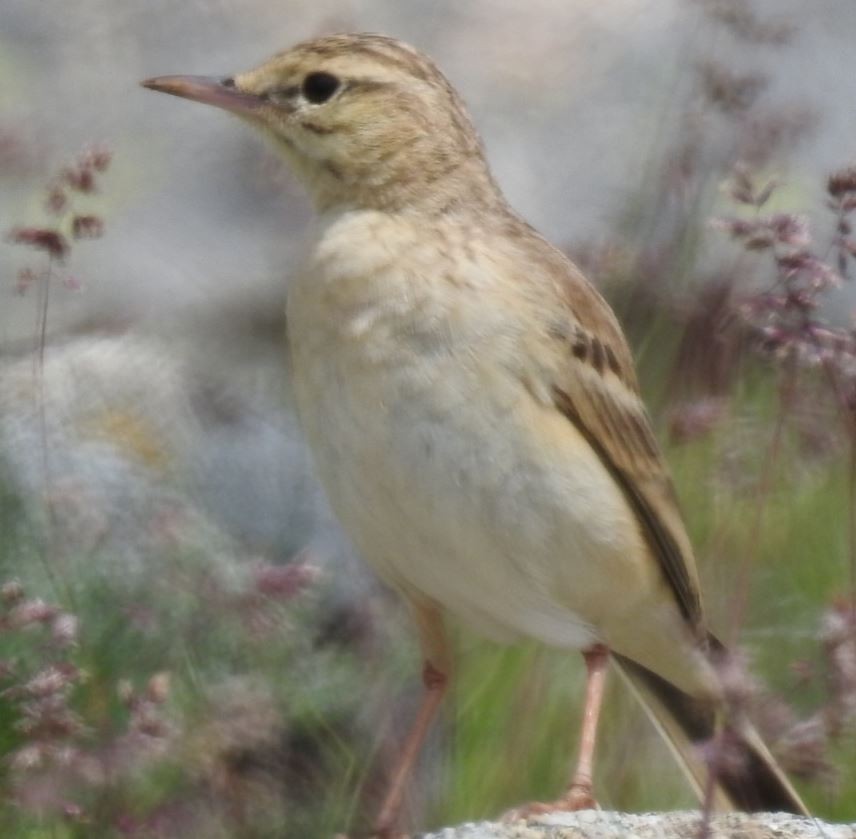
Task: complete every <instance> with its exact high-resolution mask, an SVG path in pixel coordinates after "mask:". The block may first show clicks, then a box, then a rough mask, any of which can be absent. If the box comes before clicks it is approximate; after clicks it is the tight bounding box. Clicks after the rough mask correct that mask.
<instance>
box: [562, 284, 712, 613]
mask: <svg viewBox="0 0 856 839" xmlns="http://www.w3.org/2000/svg"><path fill="white" fill-rule="evenodd" d="M565 291H566V299H567V306H568V317H569V319H570V324H569V329H568V330H567V331H565V332H564V343H565V345H566V346H565V351H566V352H567V363H566V364H564V365H562V367H561V370H562V373H560V374H559V375H558V377H557V380H556V381H555V382H553V384H552V395H553V401H554V404H555V406H556V408H557V409H558V410H559V411H560V412H561V413H562V414H564V416H566V417H567V418H568V420H569V421H570V422H572V423H573V424H574V425H575V426H576V427H577V429H578V430H579V431H580V433H581V434H582V435H583V436H584V437H585V439H586V440H587V441H588V442H589V444H590V445H591V447H592V448H593V449H594V450H595V451H596V452H597V454H598V456H599V457H600V459H601V460H602V461H603V463H604V465H605V466H606V468H607V469H608V470H609V472H610V473H611V474H612V476H613V477H614V478H615V480H616V482H617V483H618V484H619V485H620V486H621V488H622V490H623V492H624V494H625V496H626V497H627V500H628V502H629V504H630V506H631V507H632V509H633V511H634V512H635V513H636V515H637V517H638V519H639V522H640V524H641V527H642V532H643V533H644V535H645V538H646V540H647V541H648V544H649V546H650V548H651V552H652V553H653V555H654V556H655V557H656V559H657V561H658V562H659V563H660V567H661V569H662V572H663V576H664V577H665V579H666V580H667V582H668V584H669V586H670V587H671V588H672V591H673V592H674V595H675V599H676V601H677V604H678V606H679V608H680V610H681V612H682V613H683V615H684V617H685V618H686V619H687V621H688V622H689V623H690V624H692V625H693V626H696V625H698V624H699V623H700V620H701V613H702V607H701V598H700V594H699V584H698V576H697V572H696V567H695V560H694V558H693V552H692V546H691V545H690V541H689V537H688V536H687V533H686V530H685V528H684V524H683V520H682V518H681V514H680V510H679V508H678V503H677V499H676V497H675V492H674V488H673V486H672V481H671V478H670V477H669V474H668V471H667V470H666V467H665V464H664V462H663V458H662V455H661V454H660V449H659V446H658V445H657V441H656V439H655V437H654V434H653V431H652V430H651V422H650V420H649V418H648V414H647V411H646V410H645V406H644V404H643V403H642V400H641V398H640V396H639V388H638V384H637V381H636V374H635V371H634V368H633V359H632V357H631V354H630V351H629V349H628V347H627V342H626V341H625V339H624V336H623V333H622V332H621V328H620V326H619V325H618V322H617V321H616V319H615V316H614V315H613V314H612V311H611V309H610V308H609V307H608V305H607V304H606V302H605V301H604V300H603V298H602V297H601V296H600V295H599V294H598V292H597V291H596V290H595V289H594V288H593V287H592V286H591V285H589V283H588V282H587V281H586V280H585V279H584V278H583V277H582V276H581V275H579V274H577V273H576V270H575V269H573V268H571V269H570V271H569V276H568V282H567V286H566V288H565ZM557 334H558V333H557Z"/></svg>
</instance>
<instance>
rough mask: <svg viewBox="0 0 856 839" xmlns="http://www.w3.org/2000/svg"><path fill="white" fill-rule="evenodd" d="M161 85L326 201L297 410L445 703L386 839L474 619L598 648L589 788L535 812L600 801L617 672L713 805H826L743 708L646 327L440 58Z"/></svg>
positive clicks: (400, 769)
mask: <svg viewBox="0 0 856 839" xmlns="http://www.w3.org/2000/svg"><path fill="white" fill-rule="evenodd" d="M142 84H143V85H144V86H145V87H147V88H150V89H152V90H155V91H160V92H163V93H168V94H172V95H175V96H179V97H183V98H185V99H190V100H195V101H196V102H201V103H204V104H208V105H212V106H215V107H218V108H221V109H224V110H226V111H229V112H231V113H233V114H236V115H238V116H239V117H241V118H242V119H244V120H245V121H247V122H249V123H251V124H252V125H253V126H255V127H256V128H257V129H260V130H261V131H262V132H263V133H264V134H265V135H267V136H268V138H269V139H270V140H271V141H272V142H273V144H274V146H275V147H276V149H278V151H279V152H280V153H281V155H282V157H283V158H285V160H286V162H287V164H288V165H289V166H290V168H291V170H292V171H293V173H294V174H295V175H296V177H297V178H298V180H299V181H301V182H302V184H303V186H304V187H305V189H306V191H307V192H308V194H309V197H310V199H311V201H312V203H313V204H314V207H315V210H316V219H315V227H314V230H313V232H312V234H311V236H310V237H309V241H308V242H307V245H306V251H305V255H304V257H303V259H302V263H301V267H300V268H299V270H297V271H296V272H295V275H294V276H293V277H292V278H291V279H290V282H289V287H288V291H287V303H286V310H287V323H288V340H289V344H290V364H291V376H292V379H293V386H294V391H295V399H296V405H297V412H298V416H299V419H300V422H301V425H302V427H303V431H304V433H305V436H306V440H307V443H308V445H309V448H310V450H311V453H312V457H313V461H314V464H315V468H316V470H317V473H318V476H319V478H320V480H321V483H322V485H323V487H324V489H325V492H326V494H327V496H328V498H329V501H330V503H331V505H332V507H333V510H334V512H335V514H336V516H337V517H338V519H339V521H340V522H341V524H342V525H343V527H344V529H345V531H346V532H347V534H348V535H349V537H350V539H351V540H352V541H353V543H354V545H355V546H356V548H357V550H358V551H359V553H360V554H362V556H363V557H364V558H365V560H366V561H367V562H368V563H369V564H370V565H371V566H372V567H373V568H374V570H375V571H376V572H377V574H378V575H379V576H380V578H381V579H382V580H383V581H385V582H386V583H387V584H388V585H389V586H390V587H391V588H392V589H393V590H395V591H397V592H398V593H399V594H400V595H401V597H402V598H403V599H404V601H405V602H406V604H407V606H408V607H409V611H410V612H411V614H412V616H413V618H414V622H415V627H416V630H417V632H418V637H419V640H420V644H421V650H422V655H423V669H422V678H423V683H424V693H423V701H422V705H421V707H420V709H419V711H418V713H417V716H416V718H415V721H414V723H413V725H412V728H411V729H410V732H409V734H408V735H407V736H406V738H405V739H404V742H403V744H402V747H401V751H400V756H399V758H398V762H397V764H396V766H395V769H394V771H393V772H392V774H391V780H390V783H389V787H388V789H387V792H386V797H385V798H384V800H383V802H382V804H381V806H380V809H379V813H378V816H377V821H376V823H375V833H374V834H373V835H376V836H378V837H393V836H397V835H399V834H398V833H397V831H398V830H399V829H400V827H399V822H400V818H401V816H402V806H403V800H404V797H405V792H406V788H407V784H408V780H409V778H410V776H411V774H412V770H413V767H414V764H415V763H416V761H417V758H418V754H419V752H420V748H421V745H422V743H423V740H424V739H425V736H426V733H427V731H428V729H429V727H430V725H431V722H432V720H433V718H434V717H435V715H436V713H437V711H438V708H439V707H440V705H441V703H442V700H443V697H444V695H445V694H446V693H447V690H448V686H449V683H450V679H451V676H452V673H453V656H452V653H451V650H450V642H449V639H448V631H449V630H448V625H449V621H450V620H456V621H461V622H463V623H465V624H469V625H470V626H472V627H473V628H474V629H475V631H476V632H481V633H482V634H484V635H486V636H488V637H490V638H493V639H495V640H498V641H509V642H510V641H514V640H516V639H520V638H529V639H534V640H536V641H539V642H542V643H544V644H546V645H549V646H553V647H559V648H565V649H575V650H579V651H581V652H582V653H583V656H584V660H585V664H586V689H585V710H584V714H583V723H582V731H581V735H580V746H579V755H578V759H577V763H576V768H575V770H574V772H573V774H572V777H571V779H570V783H569V785H568V787H567V789H566V790H565V792H564V793H563V794H562V795H560V796H559V797H558V798H557V799H556V800H555V801H552V802H542V803H539V802H533V803H532V804H530V805H526V806H524V807H521V808H518V809H517V810H515V811H513V812H514V814H515V815H517V816H521V815H527V814H531V813H533V812H547V811H550V810H573V809H579V808H582V807H591V806H594V805H595V804H596V799H595V796H594V790H593V783H592V768H593V760H594V750H595V740H596V731H597V718H598V713H599V709H600V703H601V698H602V695H603V690H604V679H605V674H606V669H607V667H608V665H609V663H610V662H611V663H612V666H613V667H615V668H616V669H617V670H618V672H619V673H620V674H621V676H622V677H623V678H624V679H625V680H626V681H627V683H628V684H629V685H630V687H631V689H632V690H633V691H634V692H635V693H636V694H637V695H638V696H639V698H640V700H642V702H643V705H644V706H645V707H646V709H647V710H648V711H649V713H650V714H651V716H652V717H653V718H654V719H655V721H656V722H657V724H658V726H659V727H660V729H661V730H662V731H663V733H664V734H665V736H666V737H667V739H668V740H669V741H670V742H671V743H672V744H673V745H674V747H675V750H676V752H677V754H678V755H679V756H680V759H681V762H682V764H683V765H684V768H685V769H686V770H687V772H688V775H689V777H690V779H691V780H692V782H693V784H694V786H695V787H696V790H697V791H698V792H699V794H700V795H702V796H706V798H707V800H708V801H709V802H713V803H715V804H717V805H718V806H723V807H732V808H739V809H745V810H759V809H771V810H787V811H791V812H796V813H807V810H806V808H805V805H804V804H803V802H802V801H801V800H800V797H799V795H798V793H797V792H796V791H795V789H794V788H793V786H792V785H791V783H790V782H789V780H788V778H787V777H786V775H785V774H784V772H783V771H782V770H781V769H780V767H779V766H778V765H777V763H776V762H775V760H774V759H773V757H772V756H771V754H770V752H769V751H768V750H767V748H766V747H765V745H764V743H763V741H762V740H761V738H760V736H759V735H758V734H757V733H756V731H755V729H754V728H753V727H752V726H751V724H750V723H749V722H748V721H747V720H746V719H745V714H742V713H741V712H740V710H739V709H736V708H735V707H733V706H734V703H732V702H730V701H729V697H728V692H727V690H726V687H725V686H724V684H723V677H722V674H721V670H722V667H721V663H722V662H723V661H724V660H725V659H726V656H727V654H728V653H727V651H726V650H725V648H724V647H723V645H722V644H720V643H719V642H718V641H717V639H716V638H715V636H714V635H713V634H712V633H711V632H710V631H709V629H708V627H707V624H706V621H705V616H704V609H703V604H702V597H701V593H700V588H699V579H698V574H697V569H696V562H695V558H694V553H693V548H692V545H691V543H690V539H689V537H688V535H687V530H686V527H685V525H684V522H683V518H682V514H681V512H680V508H679V503H678V499H677V497H676V492H675V489H674V486H673V483H672V480H671V477H670V475H669V471H668V468H667V466H666V464H665V461H664V458H663V455H662V453H661V450H660V447H659V445H658V442H657V440H656V437H655V434H654V432H653V430H652V422H651V419H650V417H649V414H648V412H647V410H646V407H645V405H644V402H643V400H642V397H641V395H640V388H639V383H638V381H637V375H636V372H635V368H634V361H633V358H632V354H631V351H630V349H629V346H628V342H627V340H626V339H625V336H624V334H623V331H622V328H621V326H620V324H619V322H618V320H617V318H616V316H615V314H614V313H613V311H612V310H611V309H610V307H609V305H608V304H607V302H606V301H605V300H604V298H603V297H602V296H601V295H600V293H599V292H598V291H597V290H596V289H595V287H594V286H593V285H592V284H591V283H590V282H589V281H588V280H587V279H586V277H585V276H584V275H583V274H582V273H581V271H580V270H579V269H578V268H577V267H576V266H575V265H574V264H573V263H572V262H571V261H570V259H569V258H568V257H567V256H566V255H565V254H564V253H563V252H562V251H561V250H559V249H558V248H556V247H554V246H553V245H552V244H550V243H549V242H548V241H547V240H546V239H545V238H543V237H542V236H541V235H540V234H539V233H538V232H536V231H535V230H534V229H533V228H532V227H531V226H530V225H529V224H528V223H527V222H526V221H524V220H523V219H522V218H521V217H520V216H519V215H518V214H517V213H516V212H515V211H514V210H513V209H511V207H510V206H509V204H508V202H507V201H506V199H505V197H504V196H503V193H502V191H501V189H500V187H499V186H498V184H497V182H496V180H495V178H494V176H493V174H492V172H491V170H490V168H489V165H488V163H487V158H486V153H485V148H484V145H483V142H482V140H481V138H480V136H479V134H478V132H477V131H476V129H475V127H474V125H473V122H472V120H471V118H470V116H469V113H468V111H467V108H466V107H465V105H464V103H463V100H462V98H461V97H460V95H459V94H458V93H457V91H456V90H455V88H454V87H453V86H452V84H451V83H450V82H449V81H448V80H447V78H446V76H444V75H443V73H442V72H441V70H440V69H439V68H438V67H437V65H436V64H435V63H434V61H432V60H431V59H430V58H428V57H427V56H426V55H425V54H424V53H422V52H420V51H419V50H417V49H416V48H414V47H412V46H410V45H408V44H406V43H404V42H402V41H400V40H397V39H395V38H392V37H389V36H386V35H381V34H373V33H356V34H336V35H325V36H321V37H317V38H313V39H310V40H307V41H303V42H300V43H298V44H297V45H295V46H292V47H290V48H288V49H286V50H285V51H283V52H280V53H278V54H277V55H275V56H274V57H273V58H271V59H269V60H267V61H265V62H264V63H262V64H261V65H260V66H258V67H257V68H256V69H252V70H249V71H247V72H244V73H239V74H237V75H233V76H226V77H200V76H160V77H156V78H151V79H148V80H146V81H144V82H142ZM726 740H727V741H728V743H729V748H730V749H731V750H732V752H733V753H736V754H737V755H738V757H739V759H731V760H727V761H726V760H723V761H721V762H720V763H721V765H718V766H717V767H715V769H716V771H714V769H712V768H711V767H710V766H709V761H708V762H706V761H705V760H704V759H703V758H702V757H700V756H699V755H700V751H701V750H699V749H698V748H697V747H696V745H697V744H699V743H704V742H725V741H726ZM693 744H696V745H693ZM732 757H733V755H732Z"/></svg>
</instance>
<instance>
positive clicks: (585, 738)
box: [561, 644, 609, 810]
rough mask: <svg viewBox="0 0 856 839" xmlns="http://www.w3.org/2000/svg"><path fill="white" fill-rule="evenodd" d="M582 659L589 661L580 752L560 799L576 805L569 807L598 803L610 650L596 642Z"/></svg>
mask: <svg viewBox="0 0 856 839" xmlns="http://www.w3.org/2000/svg"><path fill="white" fill-rule="evenodd" d="M583 658H584V659H585V663H586V700H585V707H584V708H583V724H582V730H581V732H580V753H579V757H578V758H577V767H576V769H575V770H574V774H573V777H572V778H571V783H570V786H569V787H568V789H567V791H566V792H565V795H564V796H563V797H562V799H561V802H566V803H567V804H569V805H573V806H569V807H565V808H564V809H568V810H585V809H588V808H590V807H595V806H596V802H595V800H594V787H593V785H592V778H593V771H594V749H595V744H596V742H597V721H598V719H599V718H600V707H601V705H602V704H603V689H604V686H605V684H606V668H607V667H608V666H609V650H608V649H607V648H606V647H605V646H604V645H603V644H596V645H595V646H593V647H590V648H589V649H587V650H585V651H584V652H583Z"/></svg>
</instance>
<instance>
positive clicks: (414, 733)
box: [373, 604, 451, 839]
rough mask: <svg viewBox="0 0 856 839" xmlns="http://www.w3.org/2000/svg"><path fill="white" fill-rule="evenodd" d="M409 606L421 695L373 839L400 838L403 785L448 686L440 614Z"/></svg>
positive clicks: (432, 609) (431, 608) (447, 660)
mask: <svg viewBox="0 0 856 839" xmlns="http://www.w3.org/2000/svg"><path fill="white" fill-rule="evenodd" d="M413 606H414V613H415V616H416V621H417V624H418V626H419V635H420V640H421V642H422V650H423V652H424V654H425V663H424V665H423V668H422V683H423V685H424V687H425V694H424V696H423V698H422V704H421V706H420V708H419V713H418V714H417V715H416V719H415V720H414V722H413V725H412V727H411V729H410V732H409V733H408V735H407V739H406V740H405V741H404V746H403V748H402V750H401V753H400V755H399V757H398V761H397V763H396V764H395V768H394V770H393V772H392V776H391V780H390V784H389V787H388V788H387V792H386V796H385V798H384V800H383V804H382V805H381V808H380V812H379V814H378V817H377V821H376V822H375V829H374V834H373V835H374V836H375V837H377V839H393V837H396V836H398V835H400V834H397V833H396V832H395V829H396V824H397V822H398V816H399V814H400V812H401V805H402V803H403V800H404V793H405V790H406V789H407V782H408V780H409V778H410V775H411V774H412V772H413V767H414V765H415V763H416V759H417V758H418V756H419V752H420V751H421V749H422V744H423V743H424V741H425V737H426V735H427V734H428V730H429V729H430V727H431V723H432V722H433V720H434V717H435V716H436V715H437V710H438V709H439V707H440V704H441V703H442V701H443V697H444V696H445V695H446V690H447V688H448V685H449V673H450V671H451V666H450V654H449V646H448V641H447V639H446V634H445V630H444V628H443V619H442V615H441V613H440V610H439V609H438V608H437V606H435V605H434V604H429V605H425V604H413Z"/></svg>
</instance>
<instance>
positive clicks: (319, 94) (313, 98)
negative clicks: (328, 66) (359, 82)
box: [303, 71, 340, 105]
mask: <svg viewBox="0 0 856 839" xmlns="http://www.w3.org/2000/svg"><path fill="white" fill-rule="evenodd" d="M339 84H340V82H339V80H338V79H337V78H336V77H335V76H334V75H333V74H332V73H325V72H323V71H318V72H317V73H310V74H309V75H308V76H307V77H306V78H305V79H304V80H303V95H304V96H305V97H306V99H307V100H308V101H309V102H312V103H313V104H315V105H320V104H321V103H322V102H326V101H327V100H328V99H329V98H330V97H331V96H332V95H333V94H334V93H335V92H336V91H337V90H338V89H339Z"/></svg>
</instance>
